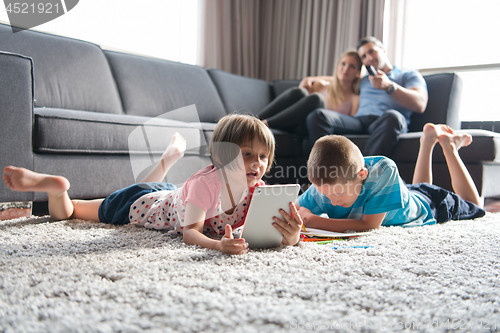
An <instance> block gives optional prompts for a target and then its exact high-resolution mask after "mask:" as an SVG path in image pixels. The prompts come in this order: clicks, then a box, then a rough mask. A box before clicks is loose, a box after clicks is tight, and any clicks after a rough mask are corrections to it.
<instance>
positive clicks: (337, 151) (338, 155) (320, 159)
mask: <svg viewBox="0 0 500 333" xmlns="http://www.w3.org/2000/svg"><path fill="white" fill-rule="evenodd" d="M364 166H365V162H364V159H363V155H362V154H361V151H360V150H359V148H358V147H357V146H356V145H355V144H354V143H352V141H351V140H349V139H347V138H345V137H343V136H340V135H327V136H324V137H322V138H320V139H318V141H316V143H315V144H314V146H313V148H312V150H311V154H310V155H309V159H308V161H307V175H308V177H309V181H310V182H311V183H313V184H315V185H320V186H321V185H324V184H330V185H333V184H338V183H342V184H345V183H347V182H350V181H353V180H355V179H356V177H357V175H358V172H359V171H360V170H361V169H362V168H363V167H364Z"/></svg>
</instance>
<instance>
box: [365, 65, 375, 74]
mask: <svg viewBox="0 0 500 333" xmlns="http://www.w3.org/2000/svg"><path fill="white" fill-rule="evenodd" d="M365 68H366V71H367V72H368V74H369V75H377V70H376V69H375V67H373V66H371V65H370V66H365Z"/></svg>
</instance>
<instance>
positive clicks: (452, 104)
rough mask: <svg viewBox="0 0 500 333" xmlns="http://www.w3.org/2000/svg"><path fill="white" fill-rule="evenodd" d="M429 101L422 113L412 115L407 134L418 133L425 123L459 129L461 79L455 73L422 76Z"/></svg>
mask: <svg viewBox="0 0 500 333" xmlns="http://www.w3.org/2000/svg"><path fill="white" fill-rule="evenodd" d="M424 79H425V82H426V83H427V91H428V94H429V101H428V102H427V108H426V109H425V111H424V113H422V114H418V113H414V114H413V115H412V117H411V122H410V126H408V131H409V132H420V131H422V129H423V128H424V125H425V124H426V123H434V124H447V125H448V126H450V127H451V128H453V129H455V130H458V129H460V101H461V99H462V79H461V78H460V76H458V75H457V74H455V73H441V74H432V75H425V76H424Z"/></svg>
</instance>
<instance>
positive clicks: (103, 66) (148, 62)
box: [0, 24, 500, 202]
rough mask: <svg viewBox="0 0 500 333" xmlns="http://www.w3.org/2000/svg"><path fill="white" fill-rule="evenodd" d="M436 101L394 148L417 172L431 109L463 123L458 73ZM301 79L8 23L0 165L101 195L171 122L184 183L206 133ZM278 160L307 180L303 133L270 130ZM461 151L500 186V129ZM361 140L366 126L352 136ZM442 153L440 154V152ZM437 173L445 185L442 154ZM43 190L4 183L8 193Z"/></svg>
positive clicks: (491, 185)
mask: <svg viewBox="0 0 500 333" xmlns="http://www.w3.org/2000/svg"><path fill="white" fill-rule="evenodd" d="M425 79H426V81H427V83H428V86H429V105H428V107H427V110H426V112H425V113H424V114H423V115H415V116H414V118H413V120H412V124H411V126H410V129H411V131H413V133H408V134H405V135H403V136H402V138H401V142H400V144H399V146H398V147H397V151H396V155H395V157H394V159H395V160H396V162H397V164H398V166H399V168H400V171H401V174H402V175H403V177H404V179H405V180H406V181H411V175H412V173H413V167H414V163H415V160H416V155H417V151H418V137H419V133H418V131H420V130H421V128H422V126H423V124H424V123H425V122H427V121H432V122H438V123H447V124H449V125H450V126H452V127H453V128H455V129H458V128H459V127H460V121H459V118H458V108H459V101H460V91H461V84H460V78H459V77H458V76H457V75H455V74H438V75H430V76H426V77H425ZM297 84H298V81H276V82H273V83H269V82H265V81H262V80H257V79H252V78H247V77H242V76H238V75H233V74H230V73H226V72H223V71H220V70H212V69H209V70H207V69H204V68H202V67H198V66H192V65H186V64H181V63H177V62H171V61H166V60H160V59H155V58H149V57H144V56H138V55H133V54H126V53H120V52H112V51H105V50H102V49H101V48H100V47H99V46H97V45H95V44H92V43H88V42H84V41H80V40H75V39H70V38H65V37H60V36H55V35H51V34H46V33H40V32H35V31H30V30H24V31H19V32H16V33H13V32H12V29H11V27H10V26H8V25H3V24H0V126H1V131H0V140H1V144H0V168H3V167H5V166H6V165H11V164H12V165H16V166H23V167H27V168H29V169H32V170H35V171H38V172H43V173H51V174H61V175H64V176H66V177H67V178H68V179H69V180H70V181H71V188H70V190H69V194H70V196H72V197H74V198H96V197H103V196H106V195H108V194H110V193H111V192H113V191H115V190H116V189H119V188H122V187H125V186H127V185H129V184H131V183H134V182H135V181H136V180H137V179H138V178H140V174H141V172H143V171H142V170H144V169H146V170H147V167H148V166H150V165H151V164H152V161H154V160H157V159H158V158H159V156H160V155H161V153H162V152H163V150H164V149H165V147H166V146H167V144H168V142H169V140H170V136H171V135H172V133H173V132H175V131H177V132H180V133H181V134H182V135H183V136H184V137H185V138H186V140H187V142H188V151H187V152H186V154H185V157H184V158H183V159H182V160H181V161H179V162H178V163H177V164H176V165H175V166H174V168H173V169H172V170H171V171H170V172H169V174H168V177H167V181H170V182H173V183H175V184H182V183H183V182H184V181H185V180H186V179H187V178H188V177H189V176H190V175H191V174H192V173H193V172H195V171H197V170H198V169H200V168H201V167H203V166H205V165H206V164H208V163H210V158H209V155H208V147H207V144H208V143H209V142H210V137H211V133H212V131H213V129H214V127H215V124H216V122H217V120H218V119H219V118H220V117H222V116H224V115H226V114H228V113H231V112H233V111H238V112H250V113H254V114H256V115H258V114H259V111H260V110H262V109H263V108H264V107H265V106H266V105H267V104H268V103H270V102H271V101H272V100H273V99H274V98H275V97H276V96H277V95H279V94H280V93H282V92H283V91H285V90H286V89H288V88H290V87H293V86H296V85H297ZM273 132H274V134H275V136H276V141H277V152H276V159H277V164H276V166H275V167H274V168H273V172H274V173H271V175H269V177H268V178H267V179H266V180H267V182H268V183H278V182H279V183H288V182H293V183H296V182H298V183H301V184H305V183H307V172H306V169H305V163H306V159H307V156H306V154H305V153H304V150H303V149H302V144H303V142H302V139H301V138H299V137H297V136H294V135H292V134H290V133H285V132H282V131H278V130H273ZM472 132H473V135H474V142H473V144H472V145H471V146H470V147H467V148H464V149H462V157H463V159H464V161H465V162H466V164H467V166H468V167H469V169H470V170H471V173H472V175H473V178H474V180H475V182H476V183H477V185H478V187H479V188H480V191H481V193H482V194H483V195H484V196H497V195H500V184H498V182H495V181H494V180H493V179H495V177H496V176H497V175H498V173H499V172H500V169H499V167H500V164H498V156H499V148H498V143H499V142H500V141H499V140H500V137H499V135H497V134H495V133H493V132H488V131H480V130H478V131H472ZM350 137H351V139H352V140H353V141H354V142H355V143H356V144H358V145H359V146H360V147H362V146H363V145H364V143H365V142H366V136H350ZM436 153H437V156H438V155H439V154H438V152H436ZM435 168H436V170H435V171H436V172H437V176H436V183H437V184H439V185H442V186H445V187H448V188H449V187H450V186H449V177H448V176H447V172H446V166H445V164H444V160H443V159H442V158H441V157H436V158H435ZM45 200H46V196H45V195H44V194H38V193H37V194H33V193H16V192H12V191H10V190H9V189H8V188H7V187H6V186H5V184H3V182H2V184H1V185H0V202H11V201H35V202H43V201H45Z"/></svg>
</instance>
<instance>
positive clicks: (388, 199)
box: [299, 156, 436, 227]
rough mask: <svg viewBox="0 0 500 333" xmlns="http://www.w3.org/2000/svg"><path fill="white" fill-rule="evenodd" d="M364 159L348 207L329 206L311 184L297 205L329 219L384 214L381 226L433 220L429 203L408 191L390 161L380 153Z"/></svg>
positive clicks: (423, 222)
mask: <svg viewBox="0 0 500 333" xmlns="http://www.w3.org/2000/svg"><path fill="white" fill-rule="evenodd" d="M364 159H365V167H366V169H367V170H368V176H367V178H366V179H365V181H364V183H363V186H362V188H361V191H360V193H359V196H358V198H357V200H356V201H355V202H354V204H353V205H352V206H351V207H340V206H333V205H332V203H331V201H330V199H328V197H327V196H325V195H323V194H321V193H320V192H318V190H317V189H316V187H315V186H311V187H309V189H308V190H307V191H306V192H305V193H304V194H302V195H301V196H300V197H299V205H300V206H301V207H305V208H307V209H309V210H310V211H311V212H312V213H313V214H316V215H321V214H327V215H328V217H329V218H332V219H356V220H360V219H361V218H362V217H363V215H373V214H380V213H387V214H386V216H385V218H384V220H383V222H382V225H383V226H391V225H399V226H404V227H414V226H421V225H428V224H435V223H436V220H435V218H434V216H433V215H432V211H431V207H430V206H429V204H428V203H427V202H426V200H425V199H424V198H423V197H422V196H420V195H419V194H418V193H416V192H413V191H409V190H408V188H407V187H406V184H405V183H404V181H403V180H402V179H401V177H400V176H399V171H398V168H397V166H396V163H394V161H392V160H391V159H389V158H387V157H384V156H372V157H365V158H364Z"/></svg>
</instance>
